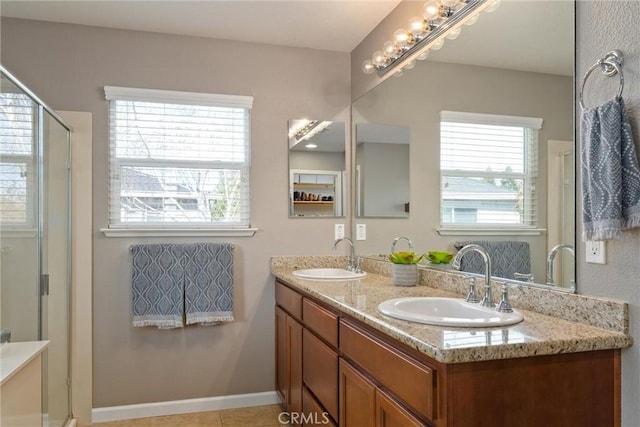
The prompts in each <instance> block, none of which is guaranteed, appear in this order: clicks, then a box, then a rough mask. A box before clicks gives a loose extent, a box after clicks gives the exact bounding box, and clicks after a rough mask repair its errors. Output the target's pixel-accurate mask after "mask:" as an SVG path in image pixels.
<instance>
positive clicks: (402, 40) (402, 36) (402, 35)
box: [393, 28, 409, 48]
mask: <svg viewBox="0 0 640 427" xmlns="http://www.w3.org/2000/svg"><path fill="white" fill-rule="evenodd" d="M393 41H394V42H395V44H396V45H397V46H398V47H401V48H402V47H405V46H406V45H407V44H408V43H409V33H407V30H405V29H404V28H400V29H398V30H396V31H395V32H394V33H393Z"/></svg>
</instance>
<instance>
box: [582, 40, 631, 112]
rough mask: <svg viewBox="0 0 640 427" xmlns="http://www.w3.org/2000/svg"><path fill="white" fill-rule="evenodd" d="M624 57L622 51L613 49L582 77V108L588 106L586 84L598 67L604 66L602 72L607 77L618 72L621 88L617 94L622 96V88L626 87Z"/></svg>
mask: <svg viewBox="0 0 640 427" xmlns="http://www.w3.org/2000/svg"><path fill="white" fill-rule="evenodd" d="M623 59H624V58H623V55H622V52H620V51H619V50H617V49H616V50H612V51H610V52H607V54H606V55H605V57H604V58H602V59H599V60H598V61H597V62H596V63H595V64H593V65H592V66H591V68H589V70H587V72H586V73H585V75H584V77H583V78H582V85H581V87H580V108H582V109H583V110H584V109H585V108H586V107H585V106H584V99H583V93H584V85H585V83H586V82H587V79H588V78H589V75H591V73H592V72H593V70H595V69H596V68H598V67H600V68H602V74H604V75H605V76H607V77H611V76H615V75H616V74H618V75H619V76H620V89H619V90H618V95H617V96H618V97H620V96H622V90H623V89H624V75H623V74H622V62H623Z"/></svg>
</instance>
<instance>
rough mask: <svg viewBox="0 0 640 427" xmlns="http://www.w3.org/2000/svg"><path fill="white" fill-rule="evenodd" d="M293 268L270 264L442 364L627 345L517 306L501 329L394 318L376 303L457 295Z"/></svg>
mask: <svg viewBox="0 0 640 427" xmlns="http://www.w3.org/2000/svg"><path fill="white" fill-rule="evenodd" d="M297 264H298V265H297V268H302V266H300V265H299V264H300V263H299V262H298V263H297ZM305 268H306V267H305ZM294 269H296V268H294V267H292V266H291V265H286V263H284V264H280V263H273V262H272V267H271V271H272V274H273V275H274V276H275V277H277V278H278V279H279V280H280V281H282V282H284V283H285V284H287V285H289V286H290V287H292V288H294V289H298V290H299V291H302V292H304V293H307V294H309V295H311V296H313V297H315V298H317V299H318V300H320V301H322V302H324V303H325V304H327V305H328V306H330V307H333V308H335V309H337V310H339V311H341V312H343V313H345V314H347V315H349V316H351V317H353V318H355V319H358V320H360V321H361V322H363V323H365V324H367V325H369V326H371V327H372V328H374V329H376V330H378V331H380V332H382V333H384V334H386V335H388V336H390V337H391V338H394V339H396V340H398V341H400V342H402V343H404V344H406V345H408V346H410V347H412V348H414V349H416V350H418V351H419V352H421V353H424V354H425V355H427V356H429V357H431V358H433V359H435V360H437V361H439V362H443V363H464V362H474V361H483V360H497V359H510V358H517V357H528V356H540V355H549V354H559V353H574V352H582V351H592V350H605V349H616V348H627V347H630V346H631V345H632V342H633V341H632V338H631V337H630V336H629V335H628V333H624V332H619V331H615V330H611V329H605V328H600V327H596V326H592V325H589V324H586V323H581V322H576V321H572V320H565V319H561V318H558V317H552V316H549V315H544V314H540V313H537V312H534V311H529V310H523V309H520V308H517V310H518V311H519V312H520V313H522V314H523V316H524V321H522V322H521V323H518V324H516V325H513V326H507V327H504V326H502V327H495V328H450V327H441V326H431V325H424V324H420V323H414V322H408V321H403V320H397V319H394V318H391V317H388V316H385V315H383V314H382V313H380V312H378V310H377V307H378V304H380V303H381V302H383V301H386V300H388V299H392V298H400V297H410V296H433V297H454V298H463V296H462V295H460V294H458V293H453V292H450V291H447V290H443V289H437V288H434V287H430V286H425V285H418V286H413V287H397V286H394V285H393V283H392V279H391V277H389V276H385V275H382V274H372V273H368V274H367V276H366V277H365V278H363V279H359V280H343V281H329V280H307V279H300V278H298V277H296V276H294V275H293V274H292V272H293V271H294ZM365 271H366V269H365Z"/></svg>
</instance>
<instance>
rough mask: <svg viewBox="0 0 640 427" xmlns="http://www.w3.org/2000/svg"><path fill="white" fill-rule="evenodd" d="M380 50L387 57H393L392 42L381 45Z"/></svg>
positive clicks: (394, 47) (394, 49) (393, 46)
mask: <svg viewBox="0 0 640 427" xmlns="http://www.w3.org/2000/svg"><path fill="white" fill-rule="evenodd" d="M382 50H383V51H384V53H386V54H387V55H393V54H394V53H395V51H396V45H395V44H394V43H393V42H392V41H387V42H385V43H384V44H383V45H382Z"/></svg>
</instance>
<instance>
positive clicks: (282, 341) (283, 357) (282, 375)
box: [276, 306, 289, 408]
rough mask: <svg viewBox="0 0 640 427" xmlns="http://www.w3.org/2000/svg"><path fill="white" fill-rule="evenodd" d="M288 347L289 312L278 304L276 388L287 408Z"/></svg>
mask: <svg viewBox="0 0 640 427" xmlns="http://www.w3.org/2000/svg"><path fill="white" fill-rule="evenodd" d="M287 348H288V345H287V314H286V313H285V312H284V311H282V309H281V308H280V307H277V306H276V390H277V391H278V394H279V395H280V399H281V400H282V404H283V405H284V406H285V408H288V407H289V385H288V384H289V373H288V371H289V366H288V362H287V359H288V350H287Z"/></svg>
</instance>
